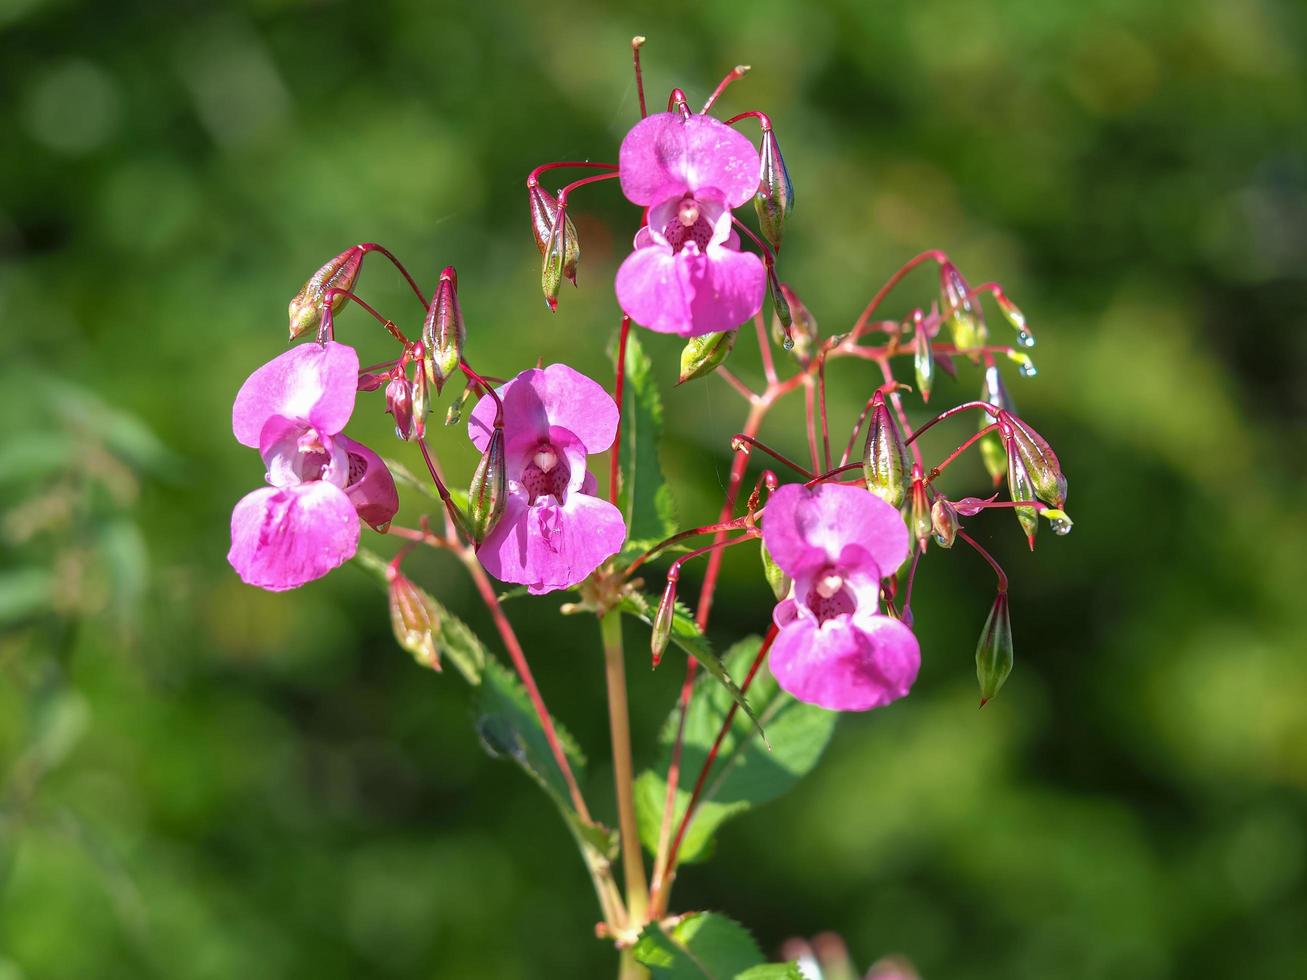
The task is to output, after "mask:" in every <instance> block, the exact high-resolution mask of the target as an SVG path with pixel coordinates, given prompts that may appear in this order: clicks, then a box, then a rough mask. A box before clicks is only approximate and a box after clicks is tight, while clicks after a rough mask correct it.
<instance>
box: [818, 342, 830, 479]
mask: <svg viewBox="0 0 1307 980" xmlns="http://www.w3.org/2000/svg"><path fill="white" fill-rule="evenodd" d="M817 401H818V404H819V405H820V406H821V447H822V458H823V460H824V461H825V463H826V469H830V428H829V427H828V426H827V424H826V352H825V351H824V350H823V351H822V352H821V353H820V354H818V355H817Z"/></svg>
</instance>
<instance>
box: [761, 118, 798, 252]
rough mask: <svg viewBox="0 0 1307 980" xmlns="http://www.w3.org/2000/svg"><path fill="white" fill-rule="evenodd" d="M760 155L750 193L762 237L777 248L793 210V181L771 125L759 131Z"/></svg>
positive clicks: (779, 245)
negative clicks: (754, 189)
mask: <svg viewBox="0 0 1307 980" xmlns="http://www.w3.org/2000/svg"><path fill="white" fill-rule="evenodd" d="M761 158H762V167H761V168H760V170H759V174H758V193H757V194H755V195H754V197H753V206H754V208H755V209H756V210H757V212H758V227H759V228H760V229H761V230H762V235H763V237H764V238H766V239H767V241H769V242H770V243H771V247H772V248H774V249H777V250H779V249H780V247H781V233H782V232H783V231H784V230H785V222H786V219H788V218H789V216H790V213H791V212H792V211H793V210H794V185H793V184H792V183H791V182H790V172H789V170H787V169H786V167H785V158H784V157H782V156H781V145H780V143H778V142H777V141H776V133H775V132H773V131H772V130H771V129H766V130H764V131H763V134H762V153H761Z"/></svg>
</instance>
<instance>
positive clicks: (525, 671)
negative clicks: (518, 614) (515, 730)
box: [463, 549, 593, 824]
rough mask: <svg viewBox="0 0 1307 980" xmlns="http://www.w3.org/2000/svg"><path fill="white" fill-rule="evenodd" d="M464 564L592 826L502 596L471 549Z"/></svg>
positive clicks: (580, 813)
mask: <svg viewBox="0 0 1307 980" xmlns="http://www.w3.org/2000/svg"><path fill="white" fill-rule="evenodd" d="M463 564H465V565H466V566H467V569H468V571H469V572H470V573H471V575H472V581H473V582H475V583H476V587H477V591H478V592H479V593H481V599H482V601H483V602H485V604H486V608H487V609H489V610H490V615H491V617H492V618H493V619H494V621H495V627H496V628H497V629H498V630H499V636H500V638H501V639H503V641H504V646H505V648H507V650H508V656H509V657H510V658H511V659H512V661H513V667H514V669H515V670H516V671H517V676H518V678H519V679H520V680H521V681H522V686H523V687H524V688H526V693H527V697H528V698H530V699H531V707H532V708H534V709H535V713H536V717H537V718H538V719H539V720H540V727H541V728H542V729H543V730H544V734H545V741H547V742H548V743H549V750H550V751H551V752H552V753H553V756H554V761H555V762H556V763H557V764H558V768H559V770H560V771H561V772H562V774H563V780H564V782H566V783H567V792H568V794H569V795H570V796H571V797H572V805H573V806H574V807H576V812H577V815H578V816H579V817H580V818H581V820H582V822H583V823H586V824H590V823H592V822H593V821H592V820H591V819H590V811H589V810H588V809H587V808H586V805H585V799H584V798H583V797H582V796H581V788H580V787H579V786H578V785H577V784H576V776H575V775H573V773H572V766H571V764H570V763H569V762H568V761H567V753H566V752H565V751H563V745H562V743H561V742H560V741H559V740H558V733H557V732H556V731H555V730H554V721H553V719H552V718H551V717H550V716H549V709H548V708H547V707H545V701H544V698H543V697H541V696H540V688H538V687H537V686H536V682H535V677H534V676H532V674H531V667H530V665H528V664H527V662H526V654H525V653H523V652H522V645H521V644H520V643H518V641H517V634H515V633H514V632H513V627H512V624H510V623H509V621H508V617H507V616H505V615H504V610H503V608H502V607H501V606H500V604H499V597H498V596H497V595H495V590H494V587H493V586H492V585H491V584H490V579H489V578H488V577H487V576H486V573H485V569H483V568H482V567H481V563H480V562H479V561H477V559H476V555H475V554H474V553H473V552H472V551H471V549H464V554H463Z"/></svg>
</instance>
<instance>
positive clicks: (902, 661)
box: [768, 616, 921, 711]
mask: <svg viewBox="0 0 1307 980" xmlns="http://www.w3.org/2000/svg"><path fill="white" fill-rule="evenodd" d="M768 663H769V664H770V666H771V672H772V674H773V675H774V676H775V678H776V682H777V683H778V684H780V686H781V687H782V688H784V689H785V690H786V691H789V692H790V694H792V695H794V696H795V697H796V698H798V699H799V700H800V701H806V702H807V703H809V704H815V705H817V706H819V707H822V708H828V709H830V710H831V711H866V710H868V709H870V708H879V707H882V706H884V705H887V704H889V703H890V702H891V701H895V700H897V699H898V698H901V697H903V696H904V695H905V694H907V693H908V691H909V689H910V688H911V687H912V682H913V681H915V680H916V679H917V670H918V669H919V668H920V666H921V649H920V647H919V646H918V645H917V638H916V637H915V636H913V635H912V631H911V630H910V629H908V628H907V627H906V626H904V625H903V624H902V623H900V622H899V621H898V620H896V619H890V618H889V617H888V616H876V617H874V618H873V619H872V621H871V622H870V623H868V628H865V629H863V628H859V627H857V626H855V625H853V624H852V623H851V622H849V620H848V619H847V618H845V617H838V618H836V619H832V620H829V621H828V622H826V623H825V624H824V625H823V626H818V625H817V623H816V621H815V620H814V619H812V618H811V617H809V616H801V617H799V618H798V619H796V620H794V621H792V622H791V623H790V624H789V625H788V626H786V627H785V628H783V629H782V630H781V631H780V634H779V635H778V636H777V637H776V642H775V644H774V645H773V646H772V649H771V654H770V655H769V658H768Z"/></svg>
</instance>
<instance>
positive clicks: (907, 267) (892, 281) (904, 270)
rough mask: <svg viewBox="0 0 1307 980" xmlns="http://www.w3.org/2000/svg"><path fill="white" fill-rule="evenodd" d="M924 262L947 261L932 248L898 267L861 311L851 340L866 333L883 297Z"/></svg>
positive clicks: (945, 256)
mask: <svg viewBox="0 0 1307 980" xmlns="http://www.w3.org/2000/svg"><path fill="white" fill-rule="evenodd" d="M926 261H934V262H938V263H939V264H940V265H943V264H944V263H945V262H947V261H948V256H947V255H945V254H944V253H943V252H941V251H940V250H939V249H937V248H932V249H930V250H929V251H926V252H922V253H921V254H920V255H917V256H914V257H913V258H911V259H908V261H907V262H906V263H904V264H903V265H902V266H900V267H899V270H898V271H897V272H895V273H894V275H892V276H890V277H889V278H888V279H886V280H885V284H884V285H883V286H881V287H880V289H878V290H877V291H876V295H875V296H873V297H872V298H871V302H870V303H868V304H867V308H866V309H865V310H863V311H862V316H860V317H858V322H857V323H856V324H854V326H853V332H852V334H851V335H850V339H851V340H855V341H856V340H857V339H858V338H859V337H861V336H862V335H863V333H865V332H866V330H867V324H868V321H869V320H871V316H872V314H873V313H875V312H876V307H878V306H880V304H881V302H882V301H883V300H884V299H885V297H886V296H888V295H889V291H890V290H891V289H893V288H894V287H895V286H897V285H898V284H899V282H901V281H902V279H903V277H904V276H906V275H907V274H908V273H909V272H911V271H912V270H913V269H915V268H916V267H917V266H919V265H921V263H923V262H926Z"/></svg>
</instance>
